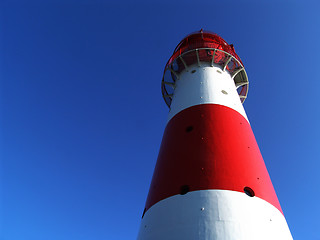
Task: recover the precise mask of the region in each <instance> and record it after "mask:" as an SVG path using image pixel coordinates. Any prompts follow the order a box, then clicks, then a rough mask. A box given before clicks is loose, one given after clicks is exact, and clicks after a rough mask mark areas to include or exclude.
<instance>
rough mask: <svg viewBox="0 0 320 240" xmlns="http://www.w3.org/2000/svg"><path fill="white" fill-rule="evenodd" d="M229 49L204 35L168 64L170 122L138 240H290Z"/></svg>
mask: <svg viewBox="0 0 320 240" xmlns="http://www.w3.org/2000/svg"><path fill="white" fill-rule="evenodd" d="M247 91H248V79H247V75H246V72H245V70H244V67H243V64H242V62H241V60H240V58H239V57H238V55H237V54H236V53H235V51H234V48H233V46H232V45H228V44H227V43H226V42H225V41H224V40H223V39H222V38H221V37H219V36H218V35H217V34H214V33H209V32H203V31H200V32H198V33H194V34H191V35H189V36H187V37H186V38H184V39H183V40H182V41H181V42H180V43H179V45H178V46H177V48H176V49H175V51H174V53H173V55H172V57H171V58H170V59H169V61H168V63H167V65H166V68H165V72H164V78H163V80H162V93H163V97H164V99H165V102H166V103H167V105H168V106H169V107H170V112H169V120H168V124H167V127H166V129H165V133H164V137H163V140H162V144H161V148H160V153H159V157H158V160H157V164H156V167H155V171H154V174H153V178H152V182H151V186H150V190H149V195H148V198H147V202H146V207H145V210H144V212H143V216H142V223H141V227H140V231H139V235H138V239H139V240H140V239H223V240H224V239H238V240H239V239H240V240H242V239H243V240H244V239H246V240H247V239H282V240H283V239H292V237H291V234H290V231H289V228H288V226H287V223H286V220H285V218H284V216H283V213H282V210H281V207H280V204H279V201H278V198H277V196H276V193H275V191H274V188H273V186H272V183H271V180H270V177H269V174H268V172H267V169H266V166H265V164H264V161H263V159H262V156H261V153H260V150H259V147H258V145H257V143H256V140H255V137H254V135H253V132H252V130H251V127H250V124H249V121H248V119H247V116H246V113H245V111H244V109H243V106H242V103H243V101H244V100H245V98H246V97H247Z"/></svg>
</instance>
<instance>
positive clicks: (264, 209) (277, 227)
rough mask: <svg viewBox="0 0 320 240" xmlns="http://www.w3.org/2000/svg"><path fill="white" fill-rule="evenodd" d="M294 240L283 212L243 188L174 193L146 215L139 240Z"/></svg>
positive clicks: (154, 206)
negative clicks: (248, 193)
mask: <svg viewBox="0 0 320 240" xmlns="http://www.w3.org/2000/svg"><path fill="white" fill-rule="evenodd" d="M145 239H152V240H160V239H161V240H163V239H166V240H170V239H172V240H177V239H183V240H188V239H190V240H197V239H199V240H200V239H212V240H213V239H214V240H234V239H237V240H258V239H266V240H270V239H273V240H277V239H279V240H289V239H290V240H292V236H291V233H290V231H289V228H288V225H287V222H286V220H285V218H284V216H283V214H282V213H281V212H280V211H279V210H278V209H277V208H276V207H274V206H273V205H271V204H270V203H268V202H266V201H264V200H262V199H260V198H258V197H250V196H248V195H246V194H245V193H242V192H236V191H228V190H201V191H193V192H188V193H187V194H185V195H175V196H172V197H169V198H166V199H164V200H162V201H160V202H158V203H156V204H155V205H153V206H152V207H151V208H150V209H149V210H148V211H147V212H146V213H145V215H144V217H143V219H142V222H141V227H140V231H139V235H138V240H145Z"/></svg>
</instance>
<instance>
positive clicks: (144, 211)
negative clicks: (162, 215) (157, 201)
mask: <svg viewBox="0 0 320 240" xmlns="http://www.w3.org/2000/svg"><path fill="white" fill-rule="evenodd" d="M146 211H147V209H146V208H145V209H144V210H143V213H142V217H141V218H143V217H144V214H145V213H146Z"/></svg>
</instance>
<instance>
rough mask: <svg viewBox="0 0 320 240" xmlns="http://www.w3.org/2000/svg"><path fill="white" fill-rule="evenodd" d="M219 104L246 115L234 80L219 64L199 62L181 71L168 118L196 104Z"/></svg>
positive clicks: (245, 116)
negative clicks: (199, 63)
mask: <svg viewBox="0 0 320 240" xmlns="http://www.w3.org/2000/svg"><path fill="white" fill-rule="evenodd" d="M208 103H212V104H220V105H223V106H226V107H229V108H232V109H234V110H236V111H237V112H238V113H240V114H241V115H242V116H243V117H244V118H245V119H247V120H248V118H247V115H246V113H245V111H244V109H243V106H242V103H241V101H240V99H239V95H238V92H237V90H236V87H235V84H234V80H233V79H232V78H231V76H230V74H229V72H227V71H222V70H221V67H220V66H212V67H211V66H210V64H209V63H206V62H204V63H201V67H199V66H198V65H196V64H195V65H193V66H191V67H189V70H188V71H183V72H181V74H180V76H179V79H178V80H177V81H176V87H175V91H174V96H173V99H172V103H171V108H170V112H169V117H168V120H170V119H171V118H172V117H174V116H175V115H176V114H177V113H179V112H180V111H182V110H184V109H186V108H188V107H192V106H194V105H198V104H208Z"/></svg>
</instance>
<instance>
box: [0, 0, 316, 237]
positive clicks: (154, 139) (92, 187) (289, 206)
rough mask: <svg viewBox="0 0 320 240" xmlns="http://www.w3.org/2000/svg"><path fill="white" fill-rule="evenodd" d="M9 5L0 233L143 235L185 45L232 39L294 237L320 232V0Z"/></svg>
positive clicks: (4, 27) (1, 52)
mask: <svg viewBox="0 0 320 240" xmlns="http://www.w3.org/2000/svg"><path fill="white" fill-rule="evenodd" d="M45 2H46V3H43V1H25V2H22V1H16V0H14V1H1V3H0V9H1V10H0V121H1V122H0V147H1V148H0V151H1V152H0V154H1V155H0V157H1V165H0V168H1V170H0V174H1V178H0V180H1V185H0V186H1V187H0V193H1V194H0V206H1V208H0V215H1V218H0V240H20V239H23V240H44V239H45V240H57V239H59V240H65V239H66V240H67V239H68V240H70V239H77V240H92V239H95V240H100V239H101V240H102V239H108V240H113V239H115V240H119V239H135V238H136V236H137V232H138V229H139V225H140V220H141V215H142V211H143V208H144V203H145V200H146V197H147V193H148V188H149V184H150V181H151V177H152V173H153V168H154V165H155V162H156V159H157V154H158V150H159V146H160V142H161V138H162V133H163V130H164V128H165V124H166V118H167V113H168V108H167V106H166V104H165V103H164V101H163V100H162V96H161V91H160V82H161V78H162V73H163V68H164V66H165V64H166V61H167V60H168V59H169V57H170V56H171V54H172V51H173V50H174V48H175V46H176V45H177V44H178V43H179V41H180V40H181V39H182V38H183V37H184V36H185V35H187V34H189V33H190V32H193V31H196V30H199V29H200V28H204V29H206V30H211V31H214V32H216V33H218V34H220V35H221V36H222V37H223V38H224V39H225V40H226V41H228V42H229V43H233V44H234V46H235V49H236V51H237V53H238V55H239V56H240V57H241V59H242V61H243V63H244V65H245V67H246V71H247V73H248V77H249V81H250V87H249V94H248V99H247V100H246V102H245V104H244V106H245V109H246V112H247V115H248V117H249V120H250V122H251V125H252V128H253V131H254V133H255V136H256V138H257V141H258V144H259V146H260V149H261V152H262V155H263V157H264V160H265V162H266V165H267V167H268V170H269V173H270V175H271V178H272V181H273V184H274V187H275V189H276V192H277V195H278V198H279V200H280V203H281V205H282V208H283V211H284V214H285V216H286V219H287V222H288V224H289V227H290V229H291V232H292V234H293V237H294V239H297V240H299V239H301V240H306V239H307V240H313V239H315V240H319V239H320V236H319V233H318V228H319V215H320V208H319V198H320V187H319V185H320V181H319V168H320V162H319V160H320V140H319V136H320V125H319V122H320V107H319V102H320V100H319V89H320V79H319V66H320V59H319V52H320V44H319V42H320V41H319V40H320V27H319V26H320V17H319V16H320V15H319V7H320V4H319V2H318V1H300V2H293V1H265V2H264V3H263V2H261V3H259V4H258V3H256V1H244V2H243V1H226V2H223V3H222V1H213V0H212V1H200V2H197V3H196V2H187V1H181V2H179V3H178V2H177V3H171V2H170V1H161V3H160V2H158V3H153V4H151V3H143V2H139V1H138V2H136V1H128V2H126V1H124V2H121V3H117V4H116V3H107V2H105V3H104V1H95V0H90V1H89V0H87V1H81V0H80V1H76V0H74V1H71V0H66V1H62V0H61V1H55V2H53V1H45Z"/></svg>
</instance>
